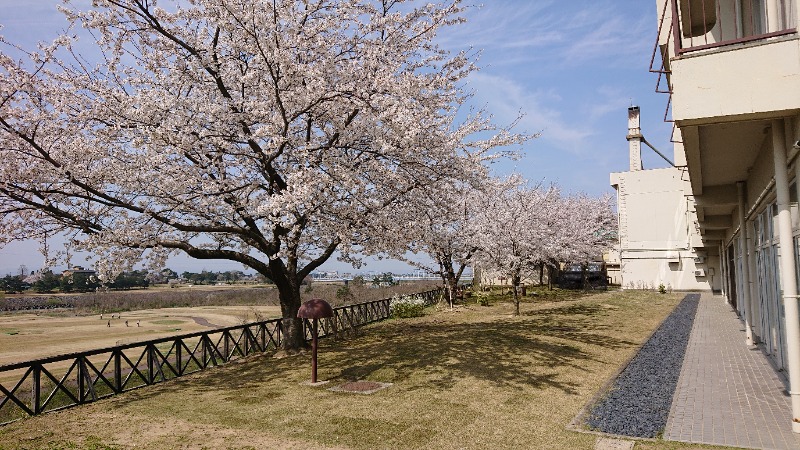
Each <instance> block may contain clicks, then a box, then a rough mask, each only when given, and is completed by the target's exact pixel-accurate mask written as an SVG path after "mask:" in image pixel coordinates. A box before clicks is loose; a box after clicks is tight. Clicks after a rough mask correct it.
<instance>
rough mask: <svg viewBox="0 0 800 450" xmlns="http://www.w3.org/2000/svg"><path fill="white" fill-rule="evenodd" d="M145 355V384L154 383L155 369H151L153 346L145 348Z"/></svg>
mask: <svg viewBox="0 0 800 450" xmlns="http://www.w3.org/2000/svg"><path fill="white" fill-rule="evenodd" d="M145 352H146V353H147V384H153V383H155V367H153V344H149V345H148V346H147V347H145Z"/></svg>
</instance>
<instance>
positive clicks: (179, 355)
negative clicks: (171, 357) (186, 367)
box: [175, 339, 183, 377]
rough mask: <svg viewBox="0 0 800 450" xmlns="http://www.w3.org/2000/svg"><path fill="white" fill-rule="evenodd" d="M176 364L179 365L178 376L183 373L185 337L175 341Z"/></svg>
mask: <svg viewBox="0 0 800 450" xmlns="http://www.w3.org/2000/svg"><path fill="white" fill-rule="evenodd" d="M175 364H177V365H178V376H179V377H180V376H182V375H183V339H178V340H176V341H175Z"/></svg>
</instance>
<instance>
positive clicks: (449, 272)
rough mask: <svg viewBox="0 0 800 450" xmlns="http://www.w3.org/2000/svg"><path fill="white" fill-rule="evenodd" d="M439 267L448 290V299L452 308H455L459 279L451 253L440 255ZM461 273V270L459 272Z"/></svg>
mask: <svg viewBox="0 0 800 450" xmlns="http://www.w3.org/2000/svg"><path fill="white" fill-rule="evenodd" d="M439 269H440V271H441V272H440V274H441V276H442V281H443V282H444V287H445V291H446V292H447V297H448V301H449V302H450V309H452V308H453V303H454V302H455V296H456V294H457V293H458V279H459V276H458V275H456V271H455V269H454V268H453V260H452V257H451V256H450V255H441V256H440V257H439ZM459 275H460V272H459Z"/></svg>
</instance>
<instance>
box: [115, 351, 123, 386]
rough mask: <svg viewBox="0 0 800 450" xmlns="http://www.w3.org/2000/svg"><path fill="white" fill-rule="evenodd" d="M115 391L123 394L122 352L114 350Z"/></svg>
mask: <svg viewBox="0 0 800 450" xmlns="http://www.w3.org/2000/svg"><path fill="white" fill-rule="evenodd" d="M114 390H116V391H117V394H119V393H120V392H122V350H121V349H115V350H114Z"/></svg>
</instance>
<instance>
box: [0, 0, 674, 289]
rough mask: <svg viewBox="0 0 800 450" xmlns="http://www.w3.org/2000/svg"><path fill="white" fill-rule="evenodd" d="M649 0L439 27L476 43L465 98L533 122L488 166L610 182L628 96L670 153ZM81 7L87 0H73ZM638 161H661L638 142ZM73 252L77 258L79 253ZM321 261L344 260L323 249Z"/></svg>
mask: <svg viewBox="0 0 800 450" xmlns="http://www.w3.org/2000/svg"><path fill="white" fill-rule="evenodd" d="M655 3H656V2H655V1H654V0H569V1H563V0H561V1H558V0H553V1H550V0H535V1H533V0H486V2H485V3H484V5H483V6H482V7H474V8H470V9H469V11H468V12H467V13H466V17H467V20H468V21H467V23H466V24H464V25H460V26H457V27H453V28H449V29H447V30H445V31H444V32H443V33H442V34H441V36H440V38H439V42H440V43H441V44H442V45H443V46H445V47H446V48H449V49H452V50H454V51H458V50H464V49H472V50H475V51H480V58H479V60H478V65H479V66H480V67H481V69H480V71H479V72H477V73H475V74H473V75H472V76H471V77H470V79H469V84H468V86H467V89H469V90H470V91H472V92H473V93H474V96H473V98H472V100H471V104H472V106H475V107H477V108H481V107H483V108H485V109H486V110H487V111H489V112H491V113H492V114H493V115H494V119H495V121H496V123H498V124H501V125H504V124H508V123H510V122H512V121H513V120H514V119H515V118H516V116H517V115H518V114H519V113H522V114H524V117H523V119H522V121H521V122H520V124H519V126H518V130H519V131H525V132H528V133H536V132H541V137H540V138H538V139H535V140H533V141H531V142H529V143H528V144H526V145H525V147H524V150H523V152H522V157H521V158H520V159H519V160H517V161H513V162H503V163H500V164H498V165H497V166H496V170H497V172H498V174H505V173H510V172H512V171H517V172H519V173H521V174H522V175H523V176H525V177H526V178H528V179H530V180H535V181H540V180H541V181H545V182H548V183H549V182H556V183H558V184H559V185H560V186H562V188H563V189H564V190H566V191H569V192H578V191H583V192H587V193H589V194H591V195H600V194H602V193H605V192H613V189H612V188H611V187H610V186H609V184H608V183H609V173H611V172H620V171H625V170H627V167H628V150H627V149H628V147H627V142H626V140H625V135H626V132H627V108H628V107H629V106H631V105H632V104H634V105H639V106H640V107H641V109H642V131H643V133H644V135H645V136H646V137H647V139H648V141H650V142H651V143H653V144H654V145H655V146H656V148H658V149H659V150H661V151H662V153H665V154H666V155H667V156H671V155H672V144H670V142H669V135H670V131H671V126H670V124H668V123H665V122H664V121H663V117H664V110H665V108H666V105H667V96H666V95H664V94H657V93H656V92H655V83H656V79H657V77H656V75H654V74H651V73H649V72H648V67H649V64H650V56H651V53H652V50H653V45H654V42H655V38H656V30H657V28H656V27H657V15H656V6H655ZM57 4H58V2H57V1H49V0H37V1H35V2H20V1H18V0H0V24H2V25H3V27H4V28H3V29H2V30H0V35H3V36H4V37H5V38H6V39H7V40H9V41H11V42H14V43H19V44H21V45H22V46H23V47H25V48H33V47H34V46H35V43H36V42H37V41H49V40H52V39H53V38H54V37H55V36H56V35H57V33H58V31H59V30H62V29H63V28H64V27H65V26H66V22H65V21H64V19H63V18H62V17H61V15H60V13H58V12H57V11H56V8H55V6H56V5H57ZM72 4H73V5H75V6H78V7H81V6H83V5H87V4H89V5H90V4H91V2H90V1H87V0H73V1H72ZM643 162H644V166H645V168H646V169H647V168H656V167H664V166H665V165H666V163H665V162H664V161H663V160H661V159H660V158H659V157H658V156H656V155H655V154H654V153H653V152H651V151H649V149H647V148H644V149H643ZM37 249H38V244H37V243H31V242H23V243H13V244H10V245H8V246H6V247H5V248H3V249H0V275H4V274H6V273H11V272H15V271H16V270H17V269H18V267H19V266H20V265H21V264H24V265H26V266H27V267H28V269H29V270H35V269H37V268H39V266H40V265H41V263H42V260H43V258H42V256H41V255H39V254H38V252H37ZM76 262H77V263H80V262H81V261H76ZM169 266H170V267H171V268H173V269H175V270H178V271H183V270H190V271H199V270H201V269H204V268H205V269H208V270H214V271H224V270H240V269H242V267H241V265H239V264H237V263H232V262H227V261H220V262H219V263H217V262H211V261H194V260H191V259H189V258H175V259H174V260H171V261H170V264H169ZM323 269H328V270H340V271H341V270H349V266H348V265H345V264H342V263H338V262H336V261H331V262H329V263H326V265H325V266H323ZM361 270H375V271H384V270H392V271H397V272H402V271H405V270H407V266H406V265H405V264H402V263H398V262H392V261H372V260H368V261H367V266H366V267H363V268H362V269H361Z"/></svg>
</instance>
